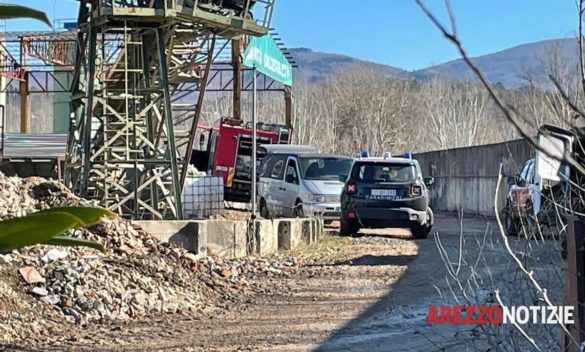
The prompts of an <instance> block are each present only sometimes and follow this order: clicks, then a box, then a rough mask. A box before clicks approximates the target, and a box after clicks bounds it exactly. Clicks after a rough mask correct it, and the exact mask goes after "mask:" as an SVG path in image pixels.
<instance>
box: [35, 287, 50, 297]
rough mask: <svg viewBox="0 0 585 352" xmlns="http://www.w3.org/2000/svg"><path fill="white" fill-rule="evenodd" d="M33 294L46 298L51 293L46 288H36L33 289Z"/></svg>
mask: <svg viewBox="0 0 585 352" xmlns="http://www.w3.org/2000/svg"><path fill="white" fill-rule="evenodd" d="M32 293H33V294H34V295H35V296H38V297H45V296H46V295H48V294H49V291H47V289H46V288H44V287H35V288H33V289H32Z"/></svg>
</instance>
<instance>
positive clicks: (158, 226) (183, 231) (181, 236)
mask: <svg viewBox="0 0 585 352" xmlns="http://www.w3.org/2000/svg"><path fill="white" fill-rule="evenodd" d="M134 223H135V224H137V225H138V226H140V227H141V228H142V229H143V230H144V231H146V232H148V233H149V234H150V235H151V236H153V237H155V238H157V239H158V240H159V241H162V242H169V243H172V244H176V245H178V246H181V247H183V248H185V249H186V250H188V251H189V252H192V253H195V254H202V255H206V254H207V226H206V223H205V222H204V221H160V220H159V221H134Z"/></svg>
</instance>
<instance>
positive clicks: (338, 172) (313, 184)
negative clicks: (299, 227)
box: [258, 145, 353, 220]
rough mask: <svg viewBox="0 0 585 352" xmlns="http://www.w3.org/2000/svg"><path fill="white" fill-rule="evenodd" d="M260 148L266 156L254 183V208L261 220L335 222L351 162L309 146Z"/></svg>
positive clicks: (340, 156) (346, 158) (351, 160)
mask: <svg viewBox="0 0 585 352" xmlns="http://www.w3.org/2000/svg"><path fill="white" fill-rule="evenodd" d="M263 147H264V153H266V154H265V157H264V158H263V160H262V164H261V166H260V172H259V175H260V178H259V182H258V207H259V211H260V215H261V216H262V217H263V218H265V219H270V218H274V217H291V216H292V217H303V216H316V217H321V218H323V219H324V220H338V219H339V216H340V211H341V209H340V201H339V199H340V195H341V190H342V188H343V184H344V182H345V180H346V179H347V176H348V174H349V170H350V168H351V165H352V163H353V158H350V157H347V156H343V155H334V154H323V153H320V152H319V150H317V149H315V148H312V147H309V146H295V145H288V146H285V145H279V146H277V147H276V146H274V147H271V146H263ZM261 148H262V147H261Z"/></svg>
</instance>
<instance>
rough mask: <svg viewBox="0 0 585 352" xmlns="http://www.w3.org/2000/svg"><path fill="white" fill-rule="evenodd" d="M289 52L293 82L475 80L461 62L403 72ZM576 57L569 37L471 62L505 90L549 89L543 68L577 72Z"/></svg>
mask: <svg viewBox="0 0 585 352" xmlns="http://www.w3.org/2000/svg"><path fill="white" fill-rule="evenodd" d="M290 52H291V54H292V56H293V58H294V60H295V61H296V63H297V65H298V68H296V69H295V79H296V80H297V81H306V82H309V83H316V82H320V81H322V80H324V79H326V78H327V77H330V76H332V75H334V74H336V73H339V72H342V71H347V70H354V71H356V70H360V69H362V70H370V71H373V72H375V73H377V74H379V75H383V76H387V77H390V78H397V79H416V80H428V79H431V78H433V77H437V76H438V77H444V78H446V79H450V80H468V79H475V76H474V75H473V73H472V72H471V71H470V70H469V68H468V67H467V65H466V64H465V62H463V60H461V59H458V60H453V61H449V62H446V63H443V64H439V65H434V66H431V67H427V68H424V69H421V70H416V71H406V70H403V69H401V68H398V67H393V66H388V65H384V64H379V63H374V62H370V61H365V60H360V59H356V58H353V57H350V56H347V55H341V54H332V53H322V52H316V51H313V50H310V49H307V48H297V49H291V50H290ZM578 58H579V51H578V43H577V40H576V39H574V38H570V39H552V40H545V41H540V42H535V43H528V44H523V45H518V46H514V47H512V48H509V49H505V50H502V51H498V52H495V53H492V54H488V55H483V56H478V57H475V58H473V61H474V62H475V63H476V64H477V66H478V67H479V68H480V69H481V70H482V71H483V72H484V74H485V75H486V77H487V78H488V80H489V81H490V82H491V83H493V84H502V85H503V86H505V87H507V88H522V87H526V86H527V85H528V84H529V83H528V82H529V80H530V81H532V82H535V83H536V84H539V85H540V86H550V81H549V80H548V78H547V70H546V69H545V67H547V66H549V65H551V64H553V63H560V64H561V65H562V66H563V67H565V68H568V69H569V70H570V71H573V72H576V69H577V67H578Z"/></svg>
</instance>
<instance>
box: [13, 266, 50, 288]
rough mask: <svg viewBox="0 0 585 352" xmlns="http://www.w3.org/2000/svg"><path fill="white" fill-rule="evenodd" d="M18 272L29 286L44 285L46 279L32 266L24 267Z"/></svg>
mask: <svg viewBox="0 0 585 352" xmlns="http://www.w3.org/2000/svg"><path fill="white" fill-rule="evenodd" d="M18 272H19V273H20V275H21V276H22V278H23V279H24V281H26V283H28V284H36V283H41V282H42V283H44V282H45V279H44V278H43V277H42V276H41V274H39V272H38V271H37V269H35V268H34V267H32V266H24V267H22V268H20V269H18Z"/></svg>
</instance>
